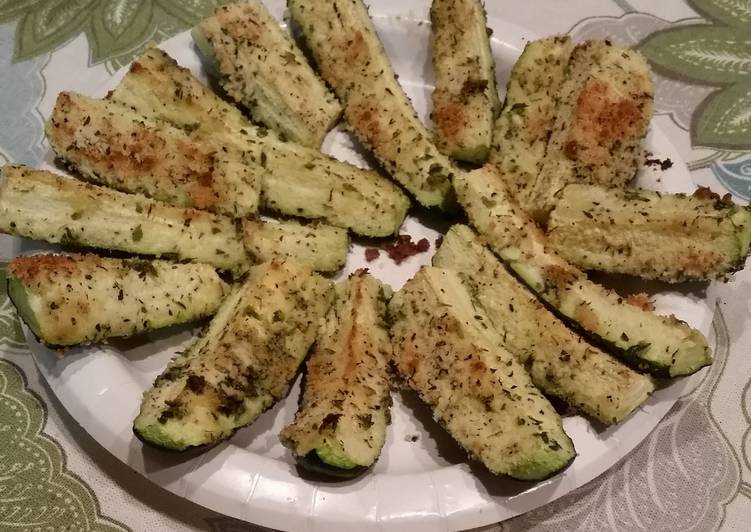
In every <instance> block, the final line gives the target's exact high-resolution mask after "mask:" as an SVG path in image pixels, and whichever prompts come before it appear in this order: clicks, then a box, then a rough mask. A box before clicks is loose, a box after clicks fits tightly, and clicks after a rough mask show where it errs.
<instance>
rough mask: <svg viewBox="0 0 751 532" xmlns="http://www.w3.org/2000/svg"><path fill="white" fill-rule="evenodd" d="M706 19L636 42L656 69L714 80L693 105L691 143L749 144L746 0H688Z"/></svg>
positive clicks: (750, 33) (750, 68) (750, 41)
mask: <svg viewBox="0 0 751 532" xmlns="http://www.w3.org/2000/svg"><path fill="white" fill-rule="evenodd" d="M690 4H691V5H692V6H693V7H694V8H695V9H696V10H697V11H698V12H700V13H703V14H704V15H705V16H706V17H708V18H709V19H710V21H709V23H701V24H691V25H688V26H680V27H670V28H667V29H664V30H661V31H657V32H655V33H653V34H651V35H650V36H648V37H647V38H646V39H644V40H643V41H642V42H641V44H640V45H639V49H640V50H641V52H642V53H644V55H645V56H646V57H647V58H648V59H649V60H650V61H651V62H652V64H653V65H654V66H655V67H656V69H657V70H658V71H659V72H662V73H664V74H666V75H669V76H672V77H674V78H677V79H681V80H684V81H690V82H694V83H703V84H706V85H714V86H717V85H719V86H720V87H721V88H720V89H719V90H718V91H715V92H714V93H712V94H711V95H710V96H709V97H707V99H705V100H704V102H702V104H701V105H700V106H699V108H698V109H697V111H696V113H695V114H694V117H693V120H692V124H691V142H692V144H693V145H694V146H704V147H714V148H720V149H748V148H751V81H749V79H750V78H751V0H691V2H690Z"/></svg>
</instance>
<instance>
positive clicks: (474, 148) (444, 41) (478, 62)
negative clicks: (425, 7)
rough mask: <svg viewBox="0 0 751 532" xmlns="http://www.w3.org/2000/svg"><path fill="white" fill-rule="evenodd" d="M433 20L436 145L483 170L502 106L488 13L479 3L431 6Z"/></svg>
mask: <svg viewBox="0 0 751 532" xmlns="http://www.w3.org/2000/svg"><path fill="white" fill-rule="evenodd" d="M430 20H431V23H432V30H433V33H432V38H431V45H432V60H433V76H434V78H435V89H434V90H433V112H432V113H431V118H432V119H433V124H434V128H435V133H436V144H437V145H438V148H439V149H440V150H441V151H442V152H443V153H445V154H446V155H448V156H450V157H452V158H454V159H459V160H461V161H468V162H472V163H477V164H482V163H484V162H485V160H486V159H487V158H488V153H489V152H490V145H491V140H492V136H493V123H494V121H495V118H496V116H497V115H498V111H499V109H500V106H501V103H500V101H499V99H498V90H497V89H496V84H495V63H494V61H493V54H492V52H491V50H490V39H489V35H488V29H487V27H486V25H487V20H486V18H485V8H484V7H483V5H482V2H481V1H480V0H433V3H432V5H431V8H430Z"/></svg>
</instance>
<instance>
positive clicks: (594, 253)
mask: <svg viewBox="0 0 751 532" xmlns="http://www.w3.org/2000/svg"><path fill="white" fill-rule="evenodd" d="M548 241H549V242H550V247H551V248H552V249H553V250H555V251H556V252H557V253H558V254H559V255H560V256H561V257H563V258H564V259H566V260H567V261H569V262H570V263H571V264H574V265H576V266H577V267H579V268H582V269H584V270H600V271H604V272H611V273H625V274H631V275H635V276H637V277H641V278H643V279H659V280H662V281H667V282H670V283H677V282H681V281H696V280H711V279H723V278H726V277H728V276H729V275H730V274H731V273H732V272H734V271H737V270H740V269H742V268H743V266H744V264H745V262H746V257H747V256H748V253H749V245H750V244H751V209H749V207H741V206H739V205H735V204H734V203H732V202H729V203H724V202H722V201H720V200H719V197H718V198H717V199H715V198H712V197H697V196H686V195H684V194H662V193H659V192H651V191H648V190H638V189H626V190H623V189H606V188H603V187H596V186H592V185H578V184H571V185H568V186H566V188H564V189H563V190H562V191H561V192H560V193H559V194H558V198H557V201H556V206H555V209H553V212H552V213H551V216H550V220H549V222H548Z"/></svg>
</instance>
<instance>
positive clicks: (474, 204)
mask: <svg viewBox="0 0 751 532" xmlns="http://www.w3.org/2000/svg"><path fill="white" fill-rule="evenodd" d="M496 172H497V171H496V170H495V168H494V167H493V166H492V165H487V166H485V167H484V168H481V169H479V170H475V171H472V172H468V173H467V174H466V175H461V176H457V178H456V179H455V181H454V186H455V188H456V194H457V197H458V198H459V202H460V203H461V204H462V206H463V207H464V208H465V210H466V211H467V215H468V216H469V219H470V222H471V223H472V225H473V226H474V227H475V228H477V230H478V232H479V233H480V234H481V235H483V237H484V238H485V240H486V241H487V243H488V245H489V246H490V248H491V249H492V250H493V251H494V252H495V253H496V254H497V255H498V256H499V257H500V258H501V259H503V261H504V262H505V263H506V264H507V265H508V267H509V268H511V270H512V271H513V272H514V273H515V274H516V275H518V276H519V278H520V279H521V280H522V281H524V283H525V284H526V285H527V286H528V287H529V288H530V289H532V291H534V292H535V293H536V294H537V295H538V296H539V297H540V298H542V299H543V300H544V301H546V302H547V303H548V304H549V305H550V306H552V307H553V308H554V309H556V310H557V311H558V312H559V313H560V314H561V315H562V316H565V317H566V318H567V319H569V320H571V321H572V322H573V323H575V324H576V325H577V326H579V327H581V329H583V330H584V331H586V332H587V333H589V334H591V335H593V336H594V337H596V338H597V339H600V340H602V341H605V342H607V343H608V344H609V345H611V346H612V347H614V348H615V353H616V354H617V355H618V356H620V357H622V358H623V359H625V360H626V361H627V362H629V363H631V364H633V365H635V366H636V367H637V368H639V369H644V370H646V371H649V372H650V373H652V374H654V375H658V376H670V377H674V376H677V375H688V374H690V373H694V372H695V371H697V370H699V369H701V368H702V367H704V366H706V365H707V364H710V363H711V362H712V355H711V353H710V349H709V346H708V345H707V341H706V339H705V338H704V336H703V335H702V334H701V333H700V332H699V331H697V330H696V329H693V328H691V327H689V326H688V325H687V324H686V323H685V322H682V321H680V320H679V319H677V318H676V317H674V316H658V315H656V314H654V313H653V312H651V311H649V310H646V309H643V308H640V307H637V306H635V305H630V304H628V303H627V302H625V301H624V300H623V299H622V298H621V297H619V296H618V295H617V294H616V293H615V292H612V291H609V290H607V289H605V288H603V287H602V286H600V285H598V284H596V283H594V282H592V281H590V280H589V279H588V278H587V276H586V275H585V274H584V273H583V272H582V271H581V270H579V269H577V268H576V267H575V266H572V265H571V264H569V263H568V262H566V261H565V260H563V259H562V258H561V257H559V256H558V255H557V254H556V253H554V252H553V251H551V250H550V249H549V246H548V243H547V241H546V240H545V236H544V235H543V234H542V231H540V229H539V228H538V227H537V226H536V225H535V224H534V222H532V220H530V219H529V218H527V216H526V215H525V214H524V213H523V212H522V210H521V209H520V208H519V207H518V206H517V205H516V204H514V203H513V201H512V200H511V197H510V194H509V193H508V191H507V190H506V189H505V188H504V187H503V184H502V183H501V181H500V179H499V177H498V176H497V175H495V174H496Z"/></svg>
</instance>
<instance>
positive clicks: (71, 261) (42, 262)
mask: <svg viewBox="0 0 751 532" xmlns="http://www.w3.org/2000/svg"><path fill="white" fill-rule="evenodd" d="M81 261H86V262H89V263H98V262H99V261H100V258H99V257H98V256H96V255H78V254H74V255H48V254H44V255H22V256H20V257H16V258H15V259H13V260H12V261H11V263H10V264H8V273H10V274H11V275H12V276H13V277H16V278H17V279H19V280H20V281H21V282H23V283H27V284H32V283H38V282H44V281H47V280H49V278H50V275H52V274H55V275H63V276H73V275H75V274H77V273H78V272H79V271H80V268H79V264H80V263H81Z"/></svg>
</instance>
